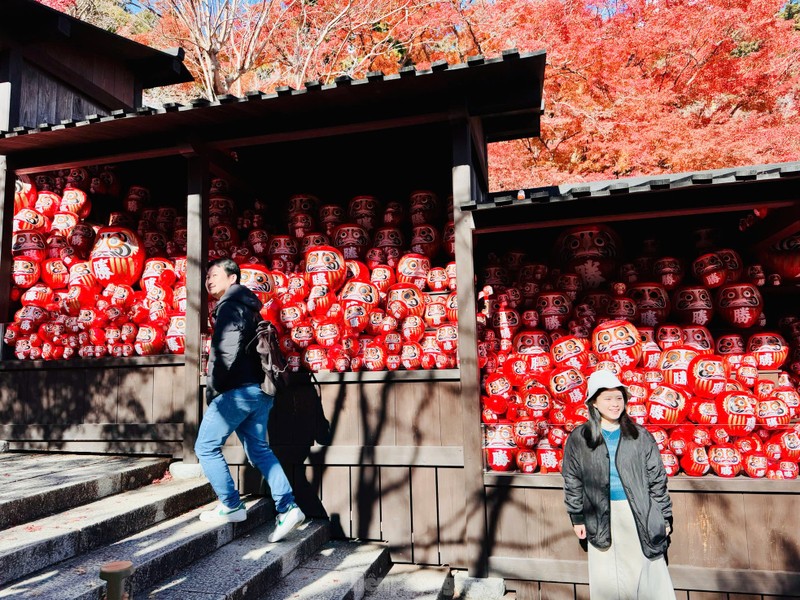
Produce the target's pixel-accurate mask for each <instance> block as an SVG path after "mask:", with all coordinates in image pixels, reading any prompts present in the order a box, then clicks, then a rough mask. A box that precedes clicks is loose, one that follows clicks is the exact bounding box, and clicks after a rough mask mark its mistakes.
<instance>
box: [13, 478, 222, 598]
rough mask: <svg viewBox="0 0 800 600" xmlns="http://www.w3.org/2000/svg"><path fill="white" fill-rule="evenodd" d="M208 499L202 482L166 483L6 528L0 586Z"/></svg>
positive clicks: (208, 492)
mask: <svg viewBox="0 0 800 600" xmlns="http://www.w3.org/2000/svg"><path fill="white" fill-rule="evenodd" d="M214 498H215V496H214V492H213V490H212V489H211V486H210V485H209V483H208V481H206V480H205V479H200V478H197V479H186V480H169V481H165V482H163V483H159V484H151V485H148V486H144V487H141V488H138V489H135V490H131V491H128V492H123V493H121V494H115V495H113V496H109V497H107V498H103V499H101V500H98V501H96V502H90V503H89V504H84V505H82V506H78V507H75V508H71V509H69V510H66V511H63V512H61V513H58V514H56V515H51V516H49V517H44V518H42V519H39V520H36V521H30V522H28V523H25V524H22V525H17V526H16V527H11V528H9V529H6V530H5V531H4V532H3V535H2V537H0V585H3V584H5V583H8V582H9V581H14V580H15V579H19V578H21V577H25V576H26V575H30V574H31V573H34V572H36V571H38V570H40V569H43V568H45V567H47V566H50V565H55V564H56V563H59V562H61V561H63V560H67V559H69V558H73V557H75V556H78V555H80V554H84V553H87V552H89V551H91V550H94V549H95V548H99V547H100V546H101V545H103V544H109V543H112V542H116V541H117V540H119V539H122V538H124V537H126V536H129V535H132V534H134V533H136V532H137V531H141V530H142V529H147V528H148V527H152V526H153V525H155V524H156V523H159V522H161V521H163V520H165V519H171V518H173V517H177V516H178V515H180V514H182V513H184V512H187V511H190V510H192V509H194V508H196V507H197V506H200V505H201V504H207V503H209V502H211V501H212V500H213V499H214Z"/></svg>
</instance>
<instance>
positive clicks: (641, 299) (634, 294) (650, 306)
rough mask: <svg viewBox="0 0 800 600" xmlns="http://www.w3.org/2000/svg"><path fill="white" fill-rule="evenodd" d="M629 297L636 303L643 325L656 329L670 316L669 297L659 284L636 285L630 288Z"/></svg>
mask: <svg viewBox="0 0 800 600" xmlns="http://www.w3.org/2000/svg"><path fill="white" fill-rule="evenodd" d="M628 296H629V297H630V298H631V299H632V300H633V301H634V302H635V303H636V309H637V314H638V318H639V323H640V324H641V325H647V326H650V327H655V326H656V325H657V324H658V323H663V322H664V321H665V320H666V318H667V316H668V315H669V311H670V308H671V307H670V300H669V295H668V294H667V289H666V288H665V287H664V286H663V285H661V284H659V283H634V284H632V285H631V286H630V287H629V288H628Z"/></svg>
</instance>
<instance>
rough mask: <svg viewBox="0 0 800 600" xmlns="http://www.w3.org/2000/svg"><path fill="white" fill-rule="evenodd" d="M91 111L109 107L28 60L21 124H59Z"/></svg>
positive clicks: (24, 125) (21, 97) (22, 94)
mask: <svg viewBox="0 0 800 600" xmlns="http://www.w3.org/2000/svg"><path fill="white" fill-rule="evenodd" d="M90 114H98V115H105V114H108V111H106V110H105V109H104V108H103V107H102V106H100V105H98V104H94V103H92V102H91V101H90V100H89V98H87V97H85V96H82V95H81V94H79V93H78V92H77V91H75V90H73V89H71V88H69V87H67V86H66V85H65V84H64V82H61V81H58V80H57V79H55V78H54V77H52V76H50V75H48V74H47V73H45V72H44V71H42V70H41V69H38V68H36V67H35V66H33V65H32V64H30V63H25V68H24V69H22V89H21V90H20V115H19V125H20V126H23V127H36V126H37V125H39V124H40V123H51V124H58V123H60V122H61V120H62V119H80V118H83V117H85V116H86V115H90Z"/></svg>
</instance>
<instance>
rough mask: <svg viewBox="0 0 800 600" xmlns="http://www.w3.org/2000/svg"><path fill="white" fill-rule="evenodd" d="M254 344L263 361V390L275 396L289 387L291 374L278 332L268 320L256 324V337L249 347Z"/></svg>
mask: <svg viewBox="0 0 800 600" xmlns="http://www.w3.org/2000/svg"><path fill="white" fill-rule="evenodd" d="M253 344H255V350H256V354H257V355H258V358H259V360H260V361H261V369H262V370H263V371H264V383H262V384H261V389H262V390H263V391H264V393H265V394H269V395H270V396H275V395H276V394H277V393H278V392H281V391H283V390H285V389H286V388H288V387H289V380H290V377H289V375H290V373H291V370H290V369H289V364H288V363H287V362H286V357H285V356H284V355H283V353H282V352H281V348H280V345H279V344H278V330H277V329H276V327H275V325H273V324H272V323H270V322H269V321H267V320H262V321H259V322H258V323H257V324H256V335H255V337H254V338H253V339H252V341H251V342H250V343H249V344H248V345H247V347H248V348H250V346H251V345H253Z"/></svg>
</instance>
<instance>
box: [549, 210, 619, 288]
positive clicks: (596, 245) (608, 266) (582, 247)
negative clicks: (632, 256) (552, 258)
mask: <svg viewBox="0 0 800 600" xmlns="http://www.w3.org/2000/svg"><path fill="white" fill-rule="evenodd" d="M620 249H621V242H620V238H619V236H618V235H617V233H616V232H615V231H614V230H613V229H611V228H610V227H608V226H606V225H578V226H575V227H571V228H569V229H567V230H565V231H564V232H563V233H562V234H561V235H560V236H559V238H558V240H556V243H555V252H556V254H557V256H558V258H559V259H560V260H561V262H562V263H563V264H564V266H565V267H566V268H567V269H568V270H569V271H572V272H575V273H577V274H578V275H580V276H581V280H582V281H583V285H584V286H585V287H587V288H597V287H599V286H600V285H601V284H602V283H604V282H606V281H608V279H609V277H611V275H612V274H613V272H614V270H615V269H616V266H617V257H618V255H619V253H620Z"/></svg>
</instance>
